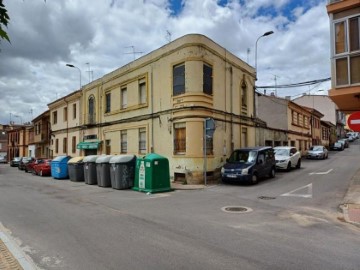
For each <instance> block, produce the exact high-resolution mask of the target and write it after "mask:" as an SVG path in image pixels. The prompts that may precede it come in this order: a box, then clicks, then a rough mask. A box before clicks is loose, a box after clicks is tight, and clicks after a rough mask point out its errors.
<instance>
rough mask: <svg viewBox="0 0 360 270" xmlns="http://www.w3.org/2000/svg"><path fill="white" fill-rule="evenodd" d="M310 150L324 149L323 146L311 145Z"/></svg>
mask: <svg viewBox="0 0 360 270" xmlns="http://www.w3.org/2000/svg"><path fill="white" fill-rule="evenodd" d="M310 150H311V151H322V147H321V146H311V147H310Z"/></svg>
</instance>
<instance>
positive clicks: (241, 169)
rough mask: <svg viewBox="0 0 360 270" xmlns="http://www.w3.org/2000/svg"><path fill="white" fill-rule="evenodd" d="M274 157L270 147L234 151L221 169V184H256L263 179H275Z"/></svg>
mask: <svg viewBox="0 0 360 270" xmlns="http://www.w3.org/2000/svg"><path fill="white" fill-rule="evenodd" d="M275 169H276V168H275V155H274V150H273V148H272V147H269V146H264V147H249V148H241V149H237V150H234V152H233V153H232V154H231V156H230V157H229V158H228V159H227V160H226V164H225V165H224V166H223V167H222V168H221V178H222V181H223V182H233V181H236V182H247V183H251V184H257V183H258V182H259V179H261V178H264V177H267V176H268V177H270V178H273V177H275Z"/></svg>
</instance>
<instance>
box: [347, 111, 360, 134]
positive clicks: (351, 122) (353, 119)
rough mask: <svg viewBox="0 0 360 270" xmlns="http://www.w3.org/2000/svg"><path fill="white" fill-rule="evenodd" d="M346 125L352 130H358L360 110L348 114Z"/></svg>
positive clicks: (359, 128) (359, 126) (359, 129)
mask: <svg viewBox="0 0 360 270" xmlns="http://www.w3.org/2000/svg"><path fill="white" fill-rule="evenodd" d="M348 126H349V128H350V129H351V130H352V131H357V132H360V111H359V112H354V113H352V114H350V116H349V118H348Z"/></svg>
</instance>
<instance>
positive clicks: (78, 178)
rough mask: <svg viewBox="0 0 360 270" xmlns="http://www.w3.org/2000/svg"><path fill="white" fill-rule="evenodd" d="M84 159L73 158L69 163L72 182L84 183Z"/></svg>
mask: <svg viewBox="0 0 360 270" xmlns="http://www.w3.org/2000/svg"><path fill="white" fill-rule="evenodd" d="M83 159H84V157H73V158H71V159H70V160H69V161H68V171H69V178H70V181H73V182H83V181H84V162H83Z"/></svg>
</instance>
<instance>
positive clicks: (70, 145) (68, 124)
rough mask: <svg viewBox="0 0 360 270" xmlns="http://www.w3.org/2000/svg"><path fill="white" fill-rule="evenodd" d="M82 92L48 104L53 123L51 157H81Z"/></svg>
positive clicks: (76, 92)
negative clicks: (79, 148) (78, 146)
mask: <svg viewBox="0 0 360 270" xmlns="http://www.w3.org/2000/svg"><path fill="white" fill-rule="evenodd" d="M81 95H82V91H81V90H79V91H75V92H73V93H71V94H69V95H67V96H65V97H62V98H60V99H57V100H56V101H54V102H52V103H50V104H48V107H49V111H50V123H51V135H50V137H51V139H50V141H51V143H50V154H49V156H50V157H51V158H52V157H56V156H62V155H67V156H73V157H75V156H79V155H80V150H78V149H77V148H76V146H77V144H78V143H79V142H80V140H81V137H80V126H81V125H82V123H81V111H82V109H81Z"/></svg>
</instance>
